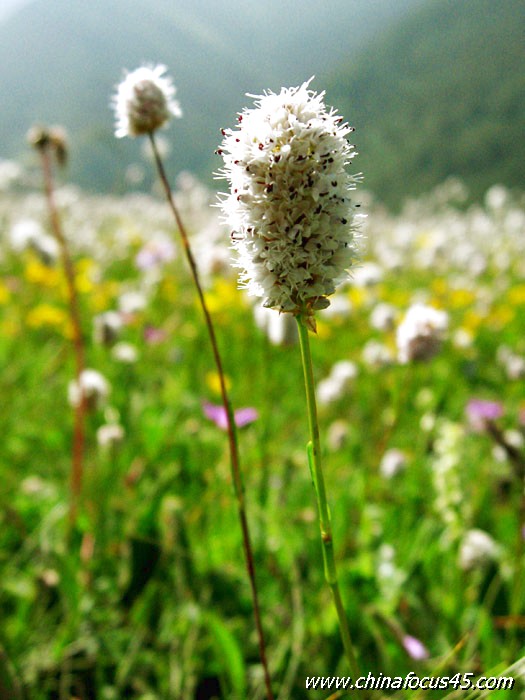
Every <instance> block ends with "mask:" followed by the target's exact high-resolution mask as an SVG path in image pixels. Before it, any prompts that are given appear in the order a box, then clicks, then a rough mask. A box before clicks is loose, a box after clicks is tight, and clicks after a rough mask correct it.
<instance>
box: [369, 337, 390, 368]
mask: <svg viewBox="0 0 525 700" xmlns="http://www.w3.org/2000/svg"><path fill="white" fill-rule="evenodd" d="M361 357H362V359H363V362H364V363H365V364H366V365H369V366H370V367H385V366H387V365H391V364H392V362H393V361H394V356H393V354H392V352H391V350H390V348H389V347H387V346H386V345H385V344H384V343H380V342H379V341H378V340H369V341H367V342H366V343H365V345H364V347H363V350H362V352H361Z"/></svg>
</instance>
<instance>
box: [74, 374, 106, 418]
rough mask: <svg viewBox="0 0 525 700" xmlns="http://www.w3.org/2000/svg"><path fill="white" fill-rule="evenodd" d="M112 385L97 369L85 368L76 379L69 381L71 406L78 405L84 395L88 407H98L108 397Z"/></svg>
mask: <svg viewBox="0 0 525 700" xmlns="http://www.w3.org/2000/svg"><path fill="white" fill-rule="evenodd" d="M110 391H111V387H110V385H109V383H108V381H107V379H106V378H105V377H103V376H102V374H100V372H97V370H95V369H85V370H83V371H82V373H81V374H80V377H79V380H78V381H77V380H76V379H75V380H73V381H72V382H70V383H69V387H68V399H69V403H70V405H71V406H78V405H79V403H80V401H81V400H82V396H84V398H85V401H86V405H87V408H88V409H89V410H93V409H95V408H98V407H99V406H100V405H101V404H103V403H104V401H105V400H106V399H107V397H108V395H109V392H110Z"/></svg>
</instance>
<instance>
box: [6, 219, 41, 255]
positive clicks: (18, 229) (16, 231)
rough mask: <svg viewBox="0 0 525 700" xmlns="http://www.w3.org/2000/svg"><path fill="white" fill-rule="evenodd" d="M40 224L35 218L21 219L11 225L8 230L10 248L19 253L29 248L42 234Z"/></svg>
mask: <svg viewBox="0 0 525 700" xmlns="http://www.w3.org/2000/svg"><path fill="white" fill-rule="evenodd" d="M44 235H45V233H44V229H43V228H42V225H41V224H40V223H39V222H38V221H36V220H35V219H21V220H20V221H17V222H16V223H15V224H13V226H12V227H11V229H10V231H9V241H10V243H11V248H12V249H13V250H14V251H15V252H17V253H21V252H22V251H23V250H26V249H27V248H30V247H31V246H32V245H33V244H34V242H35V241H36V240H37V239H38V238H41V237H42V236H44Z"/></svg>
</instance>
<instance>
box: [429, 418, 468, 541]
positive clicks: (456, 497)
mask: <svg viewBox="0 0 525 700" xmlns="http://www.w3.org/2000/svg"><path fill="white" fill-rule="evenodd" d="M463 437H464V430H463V428H462V426H461V425H460V424H459V423H453V422H452V421H449V420H446V419H442V420H441V421H439V422H438V423H437V425H436V438H435V440H434V456H433V459H432V481H433V485H434V491H435V500H434V508H435V510H436V512H437V513H438V515H439V516H440V517H441V519H442V521H443V523H444V525H445V528H446V529H445V532H444V544H448V543H450V542H451V541H454V540H455V539H457V537H459V536H460V535H461V533H462V531H463V524H464V523H465V522H466V521H467V520H468V502H467V501H466V500H465V499H464V497H463V496H464V494H463V491H462V488H461V482H460V467H461V461H462V454H461V445H462V442H463Z"/></svg>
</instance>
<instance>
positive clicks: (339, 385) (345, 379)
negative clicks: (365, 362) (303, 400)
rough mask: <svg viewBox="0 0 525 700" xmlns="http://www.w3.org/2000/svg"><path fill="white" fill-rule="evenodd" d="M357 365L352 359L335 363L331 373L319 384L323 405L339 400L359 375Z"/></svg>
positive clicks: (320, 401)
mask: <svg viewBox="0 0 525 700" xmlns="http://www.w3.org/2000/svg"><path fill="white" fill-rule="evenodd" d="M357 374H358V369H357V365H356V364H355V363H353V362H351V361H350V360H340V361H339V362H336V363H335V365H333V367H332V369H331V370H330V374H329V375H328V377H326V378H325V379H322V380H321V381H320V382H319V384H318V385H317V399H318V401H319V403H320V404H321V405H322V406H326V405H327V404H329V403H333V402H334V401H338V400H339V399H340V398H341V397H342V396H344V394H345V393H346V392H347V391H348V389H349V388H350V386H351V384H352V382H353V380H354V379H355V378H356V377H357Z"/></svg>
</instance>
